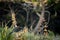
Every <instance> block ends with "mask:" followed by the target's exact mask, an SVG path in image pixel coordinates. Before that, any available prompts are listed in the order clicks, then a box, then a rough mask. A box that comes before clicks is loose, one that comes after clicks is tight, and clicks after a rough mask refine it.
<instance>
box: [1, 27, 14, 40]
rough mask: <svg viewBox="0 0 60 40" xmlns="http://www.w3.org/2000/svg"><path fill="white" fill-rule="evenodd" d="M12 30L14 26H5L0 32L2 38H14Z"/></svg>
mask: <svg viewBox="0 0 60 40" xmlns="http://www.w3.org/2000/svg"><path fill="white" fill-rule="evenodd" d="M12 30H13V27H11V28H8V27H7V26H5V27H4V28H2V30H1V32H0V40H13V39H14V34H13V33H11V32H12Z"/></svg>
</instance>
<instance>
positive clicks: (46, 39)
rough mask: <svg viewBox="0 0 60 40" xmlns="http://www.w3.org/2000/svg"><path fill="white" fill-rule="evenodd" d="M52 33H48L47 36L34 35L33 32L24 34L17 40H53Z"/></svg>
mask: <svg viewBox="0 0 60 40" xmlns="http://www.w3.org/2000/svg"><path fill="white" fill-rule="evenodd" d="M54 37H55V36H54V33H53V32H51V31H49V34H48V35H47V36H45V35H40V34H38V35H37V34H34V32H25V33H23V34H21V35H20V36H19V38H20V39H19V40H53V39H54Z"/></svg>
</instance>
